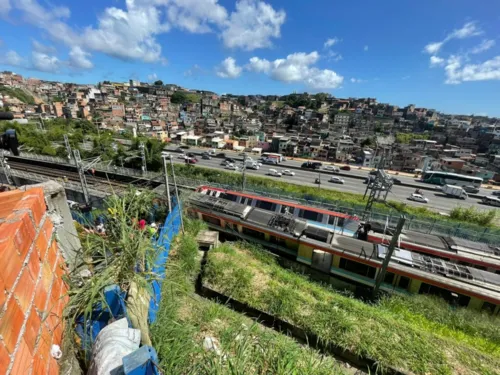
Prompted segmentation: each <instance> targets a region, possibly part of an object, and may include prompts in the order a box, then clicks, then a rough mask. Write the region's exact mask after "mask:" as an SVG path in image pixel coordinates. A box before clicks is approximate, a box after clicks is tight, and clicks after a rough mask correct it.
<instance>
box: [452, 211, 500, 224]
mask: <svg viewBox="0 0 500 375" xmlns="http://www.w3.org/2000/svg"><path fill="white" fill-rule="evenodd" d="M496 216H497V211H496V210H495V209H492V210H487V211H483V210H478V209H477V208H476V207H473V206H471V207H461V206H458V207H455V208H454V209H452V210H451V212H450V217H451V218H452V219H454V220H458V221H465V222H468V223H474V224H478V225H483V226H490V225H492V224H493V223H494V222H495V218H496Z"/></svg>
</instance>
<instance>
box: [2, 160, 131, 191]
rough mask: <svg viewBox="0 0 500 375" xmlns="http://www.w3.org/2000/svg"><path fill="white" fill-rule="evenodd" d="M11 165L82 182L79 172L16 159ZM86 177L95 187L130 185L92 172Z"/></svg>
mask: <svg viewBox="0 0 500 375" xmlns="http://www.w3.org/2000/svg"><path fill="white" fill-rule="evenodd" d="M9 165H10V166H11V168H12V169H16V170H19V171H24V172H29V173H34V174H40V175H44V176H49V177H54V178H56V179H59V178H60V179H62V180H64V178H67V179H68V180H69V181H75V182H78V183H79V182H80V176H79V174H78V173H77V172H71V171H63V170H58V169H54V168H49V167H42V166H32V165H29V164H25V163H19V162H15V161H9ZM85 177H86V179H87V184H88V185H90V186H94V187H95V186H96V185H103V184H104V185H111V186H114V187H121V188H126V187H127V186H128V184H127V183H123V182H118V181H114V180H112V179H107V178H105V177H98V176H93V175H92V174H90V173H86V174H85Z"/></svg>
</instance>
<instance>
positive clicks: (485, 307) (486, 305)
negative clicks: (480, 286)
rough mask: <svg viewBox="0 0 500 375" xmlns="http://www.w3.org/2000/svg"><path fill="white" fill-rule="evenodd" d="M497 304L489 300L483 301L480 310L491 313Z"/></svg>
mask: <svg viewBox="0 0 500 375" xmlns="http://www.w3.org/2000/svg"><path fill="white" fill-rule="evenodd" d="M496 307H497V305H495V304H494V303H491V302H483V307H481V311H486V312H487V313H489V314H493V313H494V312H495V309H496Z"/></svg>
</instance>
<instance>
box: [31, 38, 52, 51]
mask: <svg viewBox="0 0 500 375" xmlns="http://www.w3.org/2000/svg"><path fill="white" fill-rule="evenodd" d="M31 44H32V46H33V49H34V50H35V51H37V52H41V53H47V54H49V53H55V52H56V49H55V47H54V46H46V45H45V44H42V43H40V42H38V41H36V40H33V41H32V43H31Z"/></svg>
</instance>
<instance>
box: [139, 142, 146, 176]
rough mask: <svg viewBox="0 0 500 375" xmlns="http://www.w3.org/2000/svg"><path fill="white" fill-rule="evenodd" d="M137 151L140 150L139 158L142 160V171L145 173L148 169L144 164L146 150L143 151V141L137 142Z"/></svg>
mask: <svg viewBox="0 0 500 375" xmlns="http://www.w3.org/2000/svg"><path fill="white" fill-rule="evenodd" d="M139 151H140V152H141V160H142V173H146V172H147V171H148V168H147V165H146V152H145V151H144V143H142V142H141V143H139Z"/></svg>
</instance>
